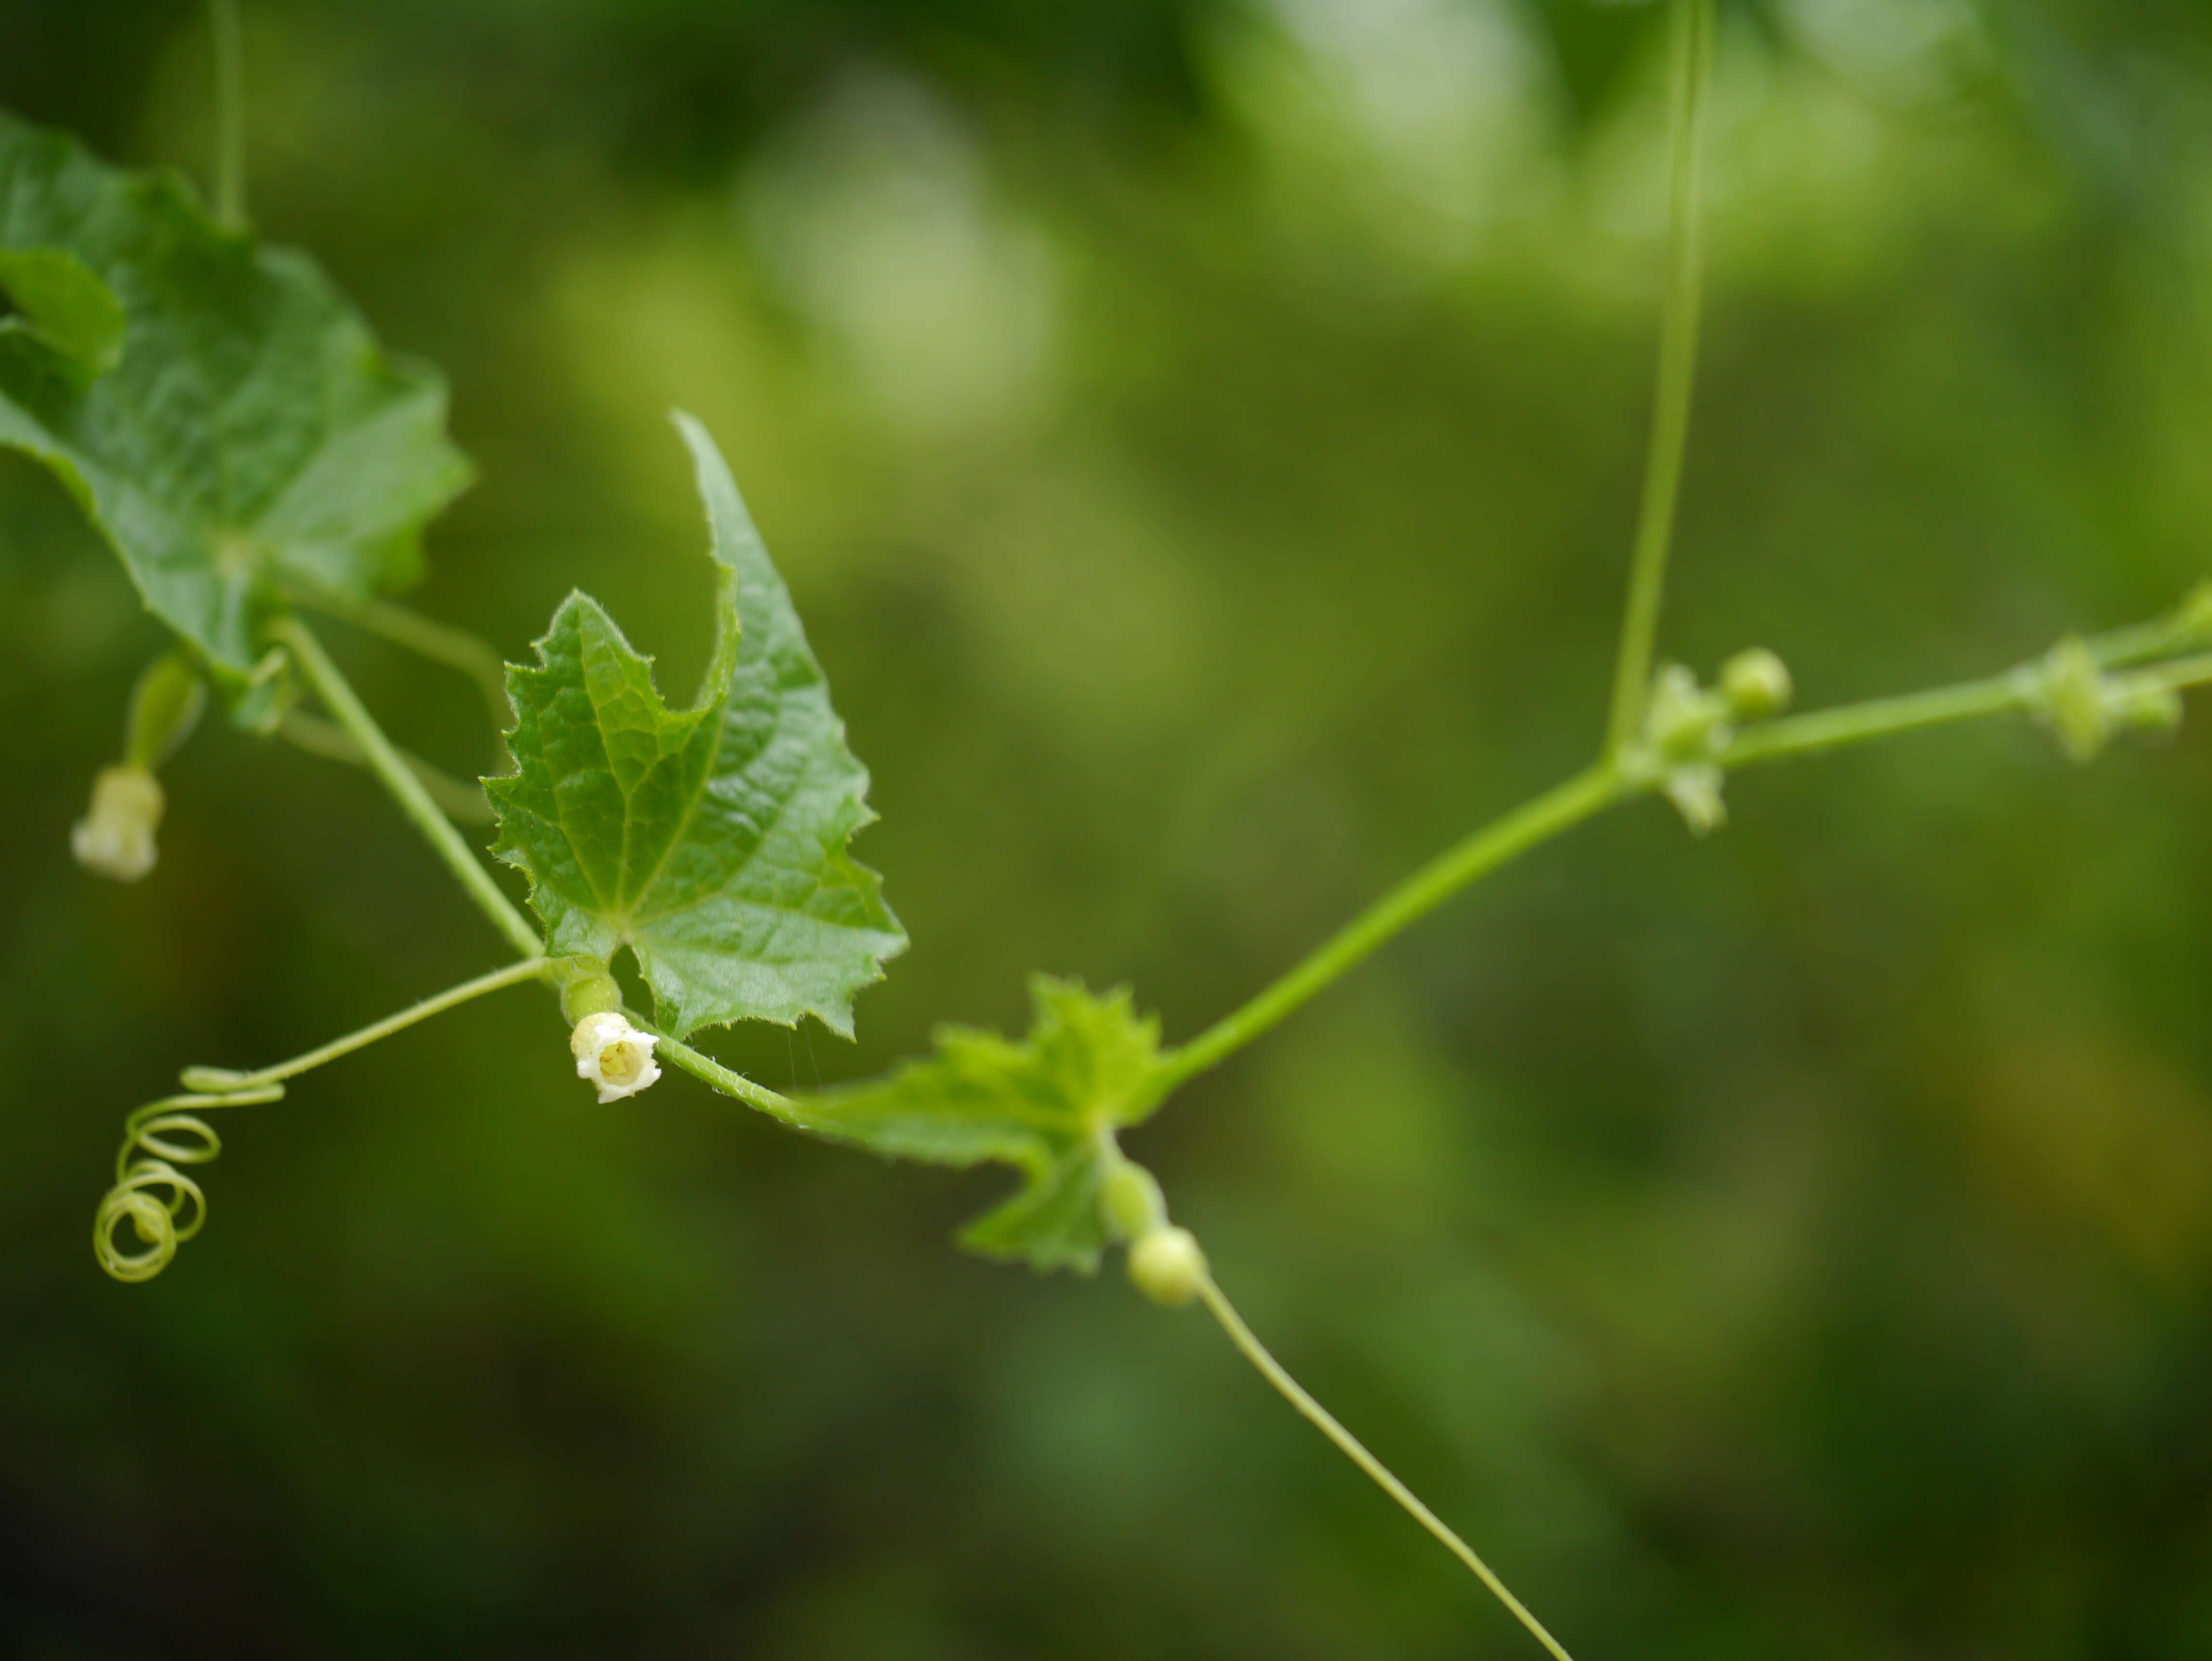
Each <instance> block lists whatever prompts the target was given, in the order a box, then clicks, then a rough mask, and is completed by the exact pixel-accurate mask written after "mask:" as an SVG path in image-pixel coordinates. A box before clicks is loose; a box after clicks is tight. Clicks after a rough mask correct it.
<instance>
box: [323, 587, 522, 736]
mask: <svg viewBox="0 0 2212 1661" xmlns="http://www.w3.org/2000/svg"><path fill="white" fill-rule="evenodd" d="M288 591H289V592H290V593H291V594H292V597H293V598H294V599H296V600H298V601H299V602H300V603H301V605H312V606H313V607H314V608H315V609H316V610H317V611H323V612H326V613H328V614H329V615H330V616H331V617H334V618H337V619H338V620H339V621H340V622H342V623H349V624H353V625H354V627H355V628H356V629H362V630H367V631H368V633H370V634H372V635H375V636H378V637H379V638H380V639H383V640H386V641H389V642H392V644H393V645H394V646H397V647H398V648H401V649H402V650H404V651H409V652H412V653H414V654H415V655H416V656H417V657H419V658H426V659H428V660H429V661H430V662H432V663H437V664H442V665H444V666H446V667H447V668H448V669H452V670H453V671H455V672H458V673H460V674H463V675H465V676H467V677H468V678H469V679H470V680H471V681H473V682H475V683H476V686H477V691H478V692H480V693H481V694H483V701H484V709H485V711H486V713H487V714H489V715H490V716H491V724H492V728H493V730H494V731H495V732H501V731H504V730H505V729H506V728H507V726H508V724H509V723H511V722H512V721H513V719H514V711H513V708H512V707H511V706H510V705H509V704H508V703H507V665H506V663H505V662H504V661H503V660H501V657H500V655H499V654H498V653H497V652H496V651H495V650H494V649H493V648H492V646H491V644H490V642H488V641H486V640H484V639H483V637H482V636H477V635H472V634H471V633H470V632H469V631H468V630H465V629H457V628H455V627H454V626H453V624H449V623H440V622H438V621H437V620H436V619H435V618H426V617H424V616H423V615H422V613H421V612H420V611H410V610H409V609H408V608H407V607H406V606H404V605H393V604H392V602H391V601H390V600H388V599H369V600H363V601H360V602H355V601H351V600H346V599H339V598H338V597H337V596H336V595H332V594H326V593H320V592H318V591H315V590H312V589H308V588H304V587H299V588H294V587H291V586H290V585H288Z"/></svg>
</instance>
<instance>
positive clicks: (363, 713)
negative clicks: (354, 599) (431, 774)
mask: <svg viewBox="0 0 2212 1661" xmlns="http://www.w3.org/2000/svg"><path fill="white" fill-rule="evenodd" d="M270 633H271V634H272V635H273V636H275V638H276V640H277V641H278V642H281V643H282V644H283V646H284V647H285V648H287V649H288V650H289V651H290V653H291V654H292V656H293V658H294V659H295V661H297V662H298V664H299V666H300V672H301V674H303V675H305V676H306V677H307V684H309V685H310V686H312V687H313V689H314V692H315V696H316V697H319V698H320V699H321V700H322V703H323V707H324V708H325V709H328V710H329V711H330V712H331V716H332V717H333V718H334V719H336V721H337V723H338V725H339V726H340V727H343V728H344V729H345V730H346V732H347V733H349V734H350V735H351V736H352V738H353V739H354V740H355V742H356V743H357V744H359V745H361V747H362V754H363V755H364V756H365V757H366V758H367V760H368V768H369V770H370V771H371V772H373V773H374V774H375V775H376V776H377V777H378V778H379V779H380V780H381V781H382V782H383V784H384V788H386V790H388V791H390V792H391V793H392V796H393V798H394V799H395V800H397V801H398V803H399V806H400V810H401V811H402V812H404V813H405V814H406V815H407V817H408V818H410V819H412V820H413V821H414V822H415V828H416V830H418V831H421V832H422V835H423V837H424V838H425V839H426V840H427V841H428V843H429V844H430V846H431V847H432V849H435V851H436V853H437V855H438V857H439V858H440V859H441V860H443V861H445V862H446V865H447V868H448V869H450V870H451V871H452V872H453V874H454V876H456V877H458V878H459V879H460V884H461V886H462V887H463V888H465V889H466V890H467V891H468V894H469V897H470V898H471V899H472V900H474V901H475V902H476V903H477V906H478V907H479V908H480V909H481V910H483V914H484V915H485V916H487V917H489V918H490V919H491V921H492V924H493V926H494V927H495V928H497V929H498V930H499V931H500V933H501V934H504V935H505V936H506V937H507V940H508V942H509V943H510V944H512V945H513V947H514V949H515V950H516V951H517V952H520V953H522V954H523V955H524V956H525V957H527V958H535V957H536V956H537V955H538V949H539V948H538V930H537V929H535V928H532V926H531V924H530V921H529V919H528V918H526V917H525V916H523V915H522V913H521V912H520V911H519V910H516V909H515V905H514V902H513V901H512V900H510V899H508V898H507V896H506V895H505V894H504V893H502V892H501V891H500V886H499V885H498V884H497V883H496V882H495V881H494V880H493V879H492V875H491V873H490V872H489V871H487V870H485V869H484V867H483V861H480V860H478V859H477V856H476V854H475V853H474V852H473V851H472V850H471V849H470V847H469V845H468V843H465V842H464V841H462V840H461V833H460V832H459V831H456V830H455V829H454V828H453V821H452V820H451V819H448V818H447V817H446V816H445V815H444V814H443V813H441V812H439V811H438V804H437V803H436V802H435V801H433V800H431V799H430V793H429V792H428V790H426V789H424V788H422V781H421V780H420V779H418V778H416V776H415V775H414V774H413V773H412V772H411V771H410V770H409V769H408V766H407V763H406V761H405V759H404V757H402V756H401V755H400V753H399V751H398V750H396V749H394V748H393V747H392V740H391V739H387V738H386V737H385V736H384V729H383V728H382V727H379V726H378V725H377V724H376V722H375V721H374V718H372V717H371V716H370V715H369V713H368V710H367V709H364V708H363V707H362V702H361V699H360V698H359V697H357V696H356V694H355V692H354V690H353V687H352V686H351V685H350V684H349V683H348V682H347V680H346V678H345V677H344V676H343V675H342V674H340V673H339V672H338V666H337V665H336V664H335V663H333V662H331V658H330V654H328V653H327V652H325V651H324V649H323V646H322V642H320V641H319V640H317V639H316V638H315V636H314V635H313V632H312V631H311V630H309V629H308V628H307V624H304V623H302V622H301V621H300V620H299V618H296V617H287V618H281V619H279V620H278V621H277V622H276V624H273V625H271V629H270Z"/></svg>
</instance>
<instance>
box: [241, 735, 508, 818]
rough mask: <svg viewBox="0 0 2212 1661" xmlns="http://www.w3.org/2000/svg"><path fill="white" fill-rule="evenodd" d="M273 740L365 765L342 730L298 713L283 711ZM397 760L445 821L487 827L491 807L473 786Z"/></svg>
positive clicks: (411, 758) (402, 755) (407, 758)
mask: <svg viewBox="0 0 2212 1661" xmlns="http://www.w3.org/2000/svg"><path fill="white" fill-rule="evenodd" d="M276 736H277V737H278V738H280V739H283V740H284V741H285V742H286V743H288V744H289V745H294V746H295V748H298V749H301V750H304V751H307V753H308V754H309V755H311V756H320V757H324V758H325V760H327V761H341V762H343V763H345V764H347V765H348V766H349V767H366V766H368V751H366V750H363V749H362V747H361V745H359V744H358V743H356V741H355V739H354V738H353V735H352V734H351V733H348V732H347V731H346V730H345V728H344V727H339V726H336V725H334V724H333V723H331V722H330V721H323V720H320V719H319V718H318V717H316V716H313V715H308V714H307V712H306V711H305V710H302V709H287V710H286V711H285V712H284V714H283V716H282V718H280V719H279V720H278V721H277V723H276ZM398 755H399V759H400V760H401V761H402V762H404V764H406V767H407V770H408V771H409V772H410V773H412V774H413V775H414V776H416V779H417V780H418V781H419V782H421V784H422V788H424V789H425V790H427V791H428V792H429V793H430V800H433V801H435V802H436V803H437V804H438V807H439V810H440V811H441V812H443V813H444V814H445V815H446V817H447V818H451V819H457V820H459V822H460V823H461V824H490V823H491V822H492V811H491V804H490V803H489V802H488V801H486V800H484V794H483V790H482V789H481V788H479V787H477V786H476V785H473V784H465V783H463V782H461V781H460V780H459V779H457V778H455V777H453V775H452V774H450V773H446V772H441V770H438V769H437V768H435V767H433V766H431V765H430V764H429V763H428V762H427V761H424V760H423V759H422V757H419V756H415V755H410V754H409V753H408V752H407V751H404V750H401V751H398Z"/></svg>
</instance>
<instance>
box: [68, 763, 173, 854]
mask: <svg viewBox="0 0 2212 1661" xmlns="http://www.w3.org/2000/svg"><path fill="white" fill-rule="evenodd" d="M161 807H162V797H161V785H160V784H159V783H158V782H155V777H154V776H153V775H152V774H151V773H149V772H148V771H147V770H145V769H144V768H143V767H129V766H118V767H103V768H101V769H100V776H99V777H97V778H95V779H94V781H93V782H92V810H91V811H90V812H88V813H87V814H86V815H85V816H84V817H83V818H81V819H79V820H78V821H77V822H76V824H75V825H73V826H71V827H70V852H71V853H72V854H74V855H76V862H77V863H78V864H79V865H81V866H82V867H84V868H85V869H86V870H88V871H96V872H98V873H100V875H101V876H103V877H112V878H114V879H115V880H116V881H118V882H137V880H138V879H140V878H141V877H143V876H144V875H145V874H146V873H148V872H149V871H151V870H152V869H153V868H154V859H155V851H156V850H155V847H154V832H155V830H156V829H157V828H158V827H159V826H160V824H161Z"/></svg>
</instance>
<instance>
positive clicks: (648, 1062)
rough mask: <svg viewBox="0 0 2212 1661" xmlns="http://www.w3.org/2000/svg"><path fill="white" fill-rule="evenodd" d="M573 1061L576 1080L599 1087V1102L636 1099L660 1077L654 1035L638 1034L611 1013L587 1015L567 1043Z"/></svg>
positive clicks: (647, 1033)
mask: <svg viewBox="0 0 2212 1661" xmlns="http://www.w3.org/2000/svg"><path fill="white" fill-rule="evenodd" d="M568 1048H569V1050H570V1051H571V1052H573V1053H574V1056H575V1057H576V1076H577V1077H578V1078H580V1079H589V1080H591V1081H592V1083H593V1084H595V1085H597V1086H599V1099H600V1101H602V1102H616V1101H620V1100H621V1099H622V1098H623V1097H625V1096H635V1095H636V1094H637V1092H639V1091H641V1090H642V1089H644V1088H645V1087H646V1086H647V1085H649V1084H651V1083H653V1080H656V1079H658V1078H659V1076H660V1064H659V1062H656V1061H654V1060H653V1035H652V1034H651V1033H650V1032H641V1031H638V1030H637V1029H636V1028H635V1027H634V1026H632V1025H630V1024H629V1022H628V1021H626V1020H624V1019H623V1018H622V1016H621V1015H620V1014H619V1013H617V1012H616V1011H614V1010H611V1009H607V1010H602V1011H601V1012H600V1013H598V1014H596V1015H586V1016H585V1017H584V1019H582V1020H580V1021H578V1022H577V1023H576V1030H575V1031H574V1033H573V1034H572V1035H571V1036H570V1037H569V1039H568Z"/></svg>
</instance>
